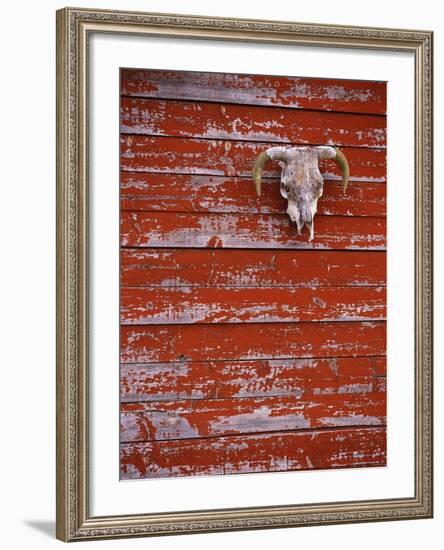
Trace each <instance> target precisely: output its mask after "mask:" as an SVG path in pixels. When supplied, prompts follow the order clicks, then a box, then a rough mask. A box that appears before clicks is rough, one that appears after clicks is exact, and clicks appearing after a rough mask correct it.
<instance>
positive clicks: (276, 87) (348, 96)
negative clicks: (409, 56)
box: [121, 69, 386, 114]
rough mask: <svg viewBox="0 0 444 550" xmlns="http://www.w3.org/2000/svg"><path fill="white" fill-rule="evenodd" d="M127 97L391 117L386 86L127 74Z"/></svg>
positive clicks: (231, 76) (358, 82) (154, 72)
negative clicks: (388, 113)
mask: <svg viewBox="0 0 444 550" xmlns="http://www.w3.org/2000/svg"><path fill="white" fill-rule="evenodd" d="M121 92H122V94H123V95H128V96H133V97H152V98H170V99H191V100H199V101H215V102H221V101H226V102H229V103H247V104H250V105H269V106H275V107H278V106H280V107H290V108H295V109H321V110H326V111H340V112H353V113H372V114H384V113H385V112H386V83H385V82H374V81H363V80H340V79H326V78H322V79H319V78H297V77H291V76H274V75H273V76H267V75H252V74H230V73H208V72H207V73H203V72H191V71H189V72H187V71H162V70H137V69H124V70H122V73H121Z"/></svg>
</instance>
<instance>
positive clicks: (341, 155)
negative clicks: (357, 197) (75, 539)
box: [334, 147, 350, 193]
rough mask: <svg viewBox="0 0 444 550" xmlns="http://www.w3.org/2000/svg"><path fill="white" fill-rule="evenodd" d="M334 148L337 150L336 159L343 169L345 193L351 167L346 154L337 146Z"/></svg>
mask: <svg viewBox="0 0 444 550" xmlns="http://www.w3.org/2000/svg"><path fill="white" fill-rule="evenodd" d="M334 149H335V151H336V157H335V161H336V163H337V165H338V166H339V168H340V169H341V173H342V189H343V191H344V193H345V192H346V191H347V185H348V178H349V177H350V167H349V165H348V161H347V158H346V156H345V155H344V153H343V152H342V151H341V150H340V149H338V148H336V147H335V148H334Z"/></svg>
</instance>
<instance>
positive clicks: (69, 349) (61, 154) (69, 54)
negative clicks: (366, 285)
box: [56, 8, 433, 542]
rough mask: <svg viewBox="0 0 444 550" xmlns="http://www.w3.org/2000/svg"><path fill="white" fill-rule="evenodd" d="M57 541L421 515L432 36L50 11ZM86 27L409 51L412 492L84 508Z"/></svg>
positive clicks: (427, 452) (426, 508) (426, 463)
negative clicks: (157, 509) (134, 510)
mask: <svg viewBox="0 0 444 550" xmlns="http://www.w3.org/2000/svg"><path fill="white" fill-rule="evenodd" d="M56 18H57V32H56V36H57V38H56V41H57V166H56V171H57V369H56V371H57V372H56V417H57V418H56V465H57V466H56V536H57V538H58V539H60V540H63V541H66V542H67V541H74V540H87V539H103V538H118V537H130V536H149V535H170V534H186V533H202V532H218V531H234V530H247V529H265V528H278V527H297V526H303V525H324V524H339V523H356V522H368V521H384V520H401V519H418V518H430V517H432V514H433V490H432V483H433V463H432V451H433V445H432V428H433V426H432V383H433V381H432V345H433V343H432V328H433V327H432V317H433V312H432V285H433V281H432V261H433V257H432V245H433V238H432V210H433V207H432V175H433V165H432V161H433V159H432V140H433V128H432V109H433V97H432V88H433V82H432V70H433V60H432V52H433V32H431V31H418V30H402V29H384V28H371V27H352V26H338V25H318V24H311V23H310V24H309V23H294V22H281V21H264V20H251V19H232V18H220V17H201V16H194V15H176V14H160V13H138V12H124V11H109V10H93V9H79V8H64V9H61V10H58V11H57V14H56ZM91 32H100V33H103V32H108V33H113V34H114V33H119V34H122V33H123V34H133V35H134V34H138V35H158V36H167V37H176V38H177V37H182V38H198V39H207V40H208V39H210V40H211V39H213V40H214V39H217V40H234V41H244V42H251V41H254V42H262V43H275V44H277V43H286V44H304V45H311V46H328V47H341V48H346V47H353V48H364V49H378V50H392V51H408V52H411V53H413V54H414V56H415V73H416V74H415V312H416V313H415V496H414V497H412V498H394V499H385V500H367V501H354V502H341V503H335V502H329V503H324V504H322V503H320V504H308V505H285V506H267V507H257V508H256V507H255V508H237V509H223V510H200V511H187V512H167V513H154V514H153V513H151V514H140V515H116V516H106V517H92V516H90V515H89V512H88V443H87V441H88V408H87V396H88V360H87V359H88V338H87V328H88V317H87V304H88V294H87V291H88V288H87V262H86V260H87V247H88V242H87V234H88V228H87V212H88V204H87V202H88V201H87V193H86V190H87V143H88V135H87V110H86V108H87V104H86V91H87V81H86V76H87V41H88V34H89V33H91Z"/></svg>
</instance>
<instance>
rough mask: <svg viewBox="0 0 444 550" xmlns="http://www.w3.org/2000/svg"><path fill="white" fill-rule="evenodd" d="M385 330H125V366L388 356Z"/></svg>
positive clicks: (306, 326)
mask: <svg viewBox="0 0 444 550" xmlns="http://www.w3.org/2000/svg"><path fill="white" fill-rule="evenodd" d="M385 328H386V327H385V322H384V321H371V322H333V323H329V322H324V323H233V324H231V323H228V324H217V323H216V324H213V325H211V324H210V325H198V324H194V325H148V326H127V325H126V326H125V325H123V326H122V327H121V329H120V337H121V347H120V350H121V362H122V363H149V362H166V361H187V360H191V361H211V360H220V361H231V360H239V359H268V358H270V357H271V358H274V359H279V358H291V357H293V358H302V357H310V358H314V357H357V356H372V355H385V353H386V331H385Z"/></svg>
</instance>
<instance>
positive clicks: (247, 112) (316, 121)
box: [120, 97, 386, 147]
mask: <svg viewBox="0 0 444 550" xmlns="http://www.w3.org/2000/svg"><path fill="white" fill-rule="evenodd" d="M120 131H121V132H122V133H124V134H144V135H151V136H176V137H194V138H206V139H225V140H243V141H269V142H278V143H279V144H294V145H310V144H323V145H324V144H325V145H340V146H351V147H359V146H362V147H385V145H386V135H385V134H386V132H385V118H384V117H381V116H374V115H363V114H344V113H329V112H327V111H324V112H319V111H303V110H297V109H283V108H277V107H257V106H252V105H233V104H227V103H205V102H196V101H174V100H167V101H165V100H158V99H139V98H126V97H123V98H122V101H121V105H120Z"/></svg>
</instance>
